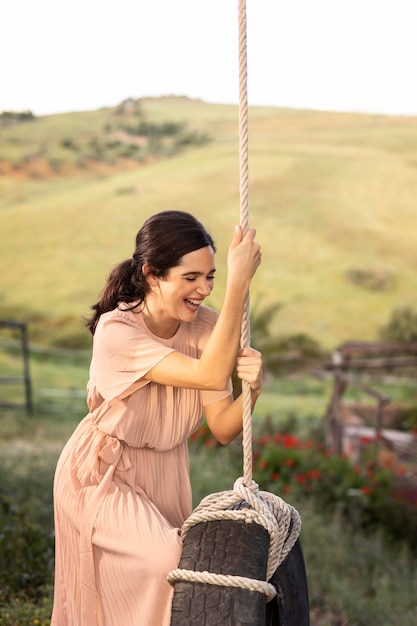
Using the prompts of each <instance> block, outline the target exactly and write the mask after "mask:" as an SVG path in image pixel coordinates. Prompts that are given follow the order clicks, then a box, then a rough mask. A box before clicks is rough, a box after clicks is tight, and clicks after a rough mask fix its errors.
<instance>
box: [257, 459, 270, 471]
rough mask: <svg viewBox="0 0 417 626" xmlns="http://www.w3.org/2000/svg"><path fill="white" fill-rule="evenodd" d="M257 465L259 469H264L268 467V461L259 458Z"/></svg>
mask: <svg viewBox="0 0 417 626" xmlns="http://www.w3.org/2000/svg"><path fill="white" fill-rule="evenodd" d="M259 467H260V469H263V470H266V469H268V463H267V462H266V461H265V460H264V459H261V460H260V461H259Z"/></svg>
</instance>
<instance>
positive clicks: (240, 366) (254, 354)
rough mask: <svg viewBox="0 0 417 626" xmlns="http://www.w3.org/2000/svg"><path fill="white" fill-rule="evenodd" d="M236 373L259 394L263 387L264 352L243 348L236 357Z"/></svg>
mask: <svg viewBox="0 0 417 626" xmlns="http://www.w3.org/2000/svg"><path fill="white" fill-rule="evenodd" d="M236 373H237V375H238V377H239V378H240V379H241V380H244V381H245V382H247V383H248V384H249V385H250V388H251V390H252V391H254V392H256V393H257V394H258V395H259V394H260V393H261V389H262V354H261V353H260V352H258V350H255V349H254V348H241V349H240V350H239V352H238V355H237V359H236Z"/></svg>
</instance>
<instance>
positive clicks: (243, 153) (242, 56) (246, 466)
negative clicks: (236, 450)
mask: <svg viewBox="0 0 417 626" xmlns="http://www.w3.org/2000/svg"><path fill="white" fill-rule="evenodd" d="M238 18H239V169H240V176H239V179H240V185H239V194H240V225H241V227H242V232H243V234H245V233H246V232H247V230H248V228H249V154H248V152H249V151H248V147H249V140H248V137H249V132H248V117H249V116H248V89H247V83H248V70H247V35H246V31H247V27H246V23H247V22H246V0H239V11H238ZM240 345H241V347H242V348H246V347H249V345H250V297H249V292H248V294H247V296H246V302H245V309H244V312H243V319H242V331H241V337H240ZM242 396H243V440H242V445H243V477H244V479H245V484H246V485H250V483H251V481H252V407H251V389H250V385H249V383H246V382H245V381H243V382H242Z"/></svg>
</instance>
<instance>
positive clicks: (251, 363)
mask: <svg viewBox="0 0 417 626" xmlns="http://www.w3.org/2000/svg"><path fill="white" fill-rule="evenodd" d="M236 371H237V375H238V377H239V378H240V379H241V380H244V381H246V382H247V383H249V385H250V388H251V408H252V411H253V409H254V407H255V403H256V400H257V399H258V397H259V395H260V393H261V390H262V356H261V353H260V352H258V351H257V350H254V349H253V348H243V349H242V350H240V351H239V354H238V357H237V361H236ZM204 413H205V416H206V420H207V425H208V427H209V429H210V431H211V432H212V434H213V435H214V437H215V438H216V439H217V441H218V442H219V443H222V444H227V443H230V442H231V441H233V439H235V438H236V437H237V435H239V433H240V432H241V430H242V415H243V396H242V394H240V396H238V398H236V400H235V401H232V399H231V398H230V397H229V398H225V399H224V400H220V401H219V402H215V403H214V404H209V405H207V406H206V407H204Z"/></svg>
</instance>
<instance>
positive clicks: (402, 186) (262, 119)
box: [0, 98, 417, 349]
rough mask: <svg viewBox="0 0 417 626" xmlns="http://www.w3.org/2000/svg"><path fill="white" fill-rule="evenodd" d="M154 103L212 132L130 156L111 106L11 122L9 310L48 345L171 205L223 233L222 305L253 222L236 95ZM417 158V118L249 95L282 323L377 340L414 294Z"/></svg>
mask: <svg viewBox="0 0 417 626" xmlns="http://www.w3.org/2000/svg"><path fill="white" fill-rule="evenodd" d="M140 107H141V115H142V116H143V117H144V118H146V120H148V122H149V123H153V124H162V123H163V122H167V121H168V122H170V123H176V124H182V125H186V127H187V129H188V131H189V132H196V133H199V134H200V135H201V136H203V135H206V136H209V137H210V138H211V141H210V142H208V143H204V144H203V145H193V144H190V145H189V146H187V147H186V148H185V149H183V150H180V151H174V150H168V149H166V150H164V149H163V147H162V148H161V150H160V151H159V152H157V154H156V155H153V156H149V155H148V156H146V154H145V155H144V154H141V155H138V154H137V155H136V157H135V159H136V160H135V159H132V158H130V159H125V160H124V159H123V158H116V157H115V153H114V152H112V153H111V154H110V152H109V153H106V151H105V148H103V146H105V145H107V144H105V143H103V142H104V139H103V137H105V136H106V137H107V138H108V137H110V136H113V135H111V134H110V135H109V132H110V131H108V130H107V131H105V130H103V129H106V128H107V129H108V128H109V127H110V126H111V125H112V124H113V125H114V123H115V122H114V120H115V113H114V110H113V109H101V110H99V111H89V112H80V113H68V114H60V115H51V116H46V117H41V118H39V119H35V120H34V121H31V122H24V123H18V124H15V125H11V126H7V127H6V126H3V127H2V128H1V129H0V172H1V174H0V212H1V229H0V245H1V250H2V254H1V257H0V276H1V279H0V284H1V290H0V317H3V318H17V319H27V320H30V321H31V325H30V328H31V333H32V335H31V337H32V340H33V341H35V342H41V343H57V342H58V343H61V344H65V337H67V336H69V337H71V338H72V339H71V340H72V341H74V337H75V343H77V340H79V341H82V340H81V339H80V337H83V336H84V337H85V331H84V330H83V327H82V320H81V317H82V316H83V315H85V314H88V311H89V307H90V305H91V304H92V302H94V301H95V300H96V298H97V295H98V293H99V291H100V290H101V288H102V286H103V283H104V280H105V278H106V276H107V274H108V272H109V271H110V269H111V268H112V266H113V265H114V264H115V263H116V262H118V261H119V260H121V259H123V258H125V257H128V256H130V255H131V253H132V249H133V241H134V236H135V234H136V231H137V230H138V228H139V227H140V225H141V224H142V222H143V220H144V219H145V218H146V217H147V216H148V215H150V214H151V213H153V212H156V211H159V210H163V209H182V210H190V211H191V212H193V213H195V214H196V215H197V216H198V217H199V218H201V219H202V220H203V221H204V223H205V224H206V225H207V227H208V228H209V229H210V230H211V232H212V233H213V235H214V237H215V239H216V242H217V246H218V255H217V259H218V278H217V288H216V289H215V292H214V294H213V296H212V298H211V304H213V305H214V306H216V307H217V306H219V305H220V303H221V298H222V293H223V287H224V280H225V269H224V260H225V256H226V250H227V246H228V242H229V240H230V238H231V236H232V233H233V228H234V224H235V223H236V222H237V221H238V220H239V163H238V110H237V107H235V106H225V105H215V104H206V103H203V102H200V101H193V100H188V99H184V98H159V99H145V100H142V101H140ZM105 133H107V135H106V134H105ZM100 142H101V143H100ZM64 144H65V145H71V144H72V145H73V148H71V149H70V148H68V147H65V145H64ZM74 146H76V149H74ZM88 146H90V148H89V149H90V151H91V150H92V147H91V146H93V147H94V146H95V148H94V149H95V150H96V156H95V159H96V160H95V161H94V159H93V160H88V152H87V147H88ZM97 146H99V148H97ZM100 146H101V147H100ZM99 149H100V150H101V153H100V150H99ZM106 149H107V148H106ZM97 150H98V152H97ZM103 151H104V152H103ZM77 159H78V164H77ZM42 162H43V165H44V169H43V170H42V168H41V169H40V170H39V169H37V168H38V166H39V163H41V164H42ZM416 167H417V124H416V119H415V118H409V117H408V118H407V117H388V116H380V115H362V114H347V113H325V112H317V111H316V112H313V111H299V110H289V109H279V108H268V107H252V108H250V110H249V180H250V183H249V184H250V187H249V192H250V214H251V217H250V222H251V225H253V226H255V227H256V228H257V230H258V239H259V241H260V242H261V243H262V246H263V264H262V266H261V268H260V269H259V271H258V274H257V276H256V278H255V280H254V282H253V286H252V289H251V298H252V300H254V301H257V300H258V299H260V298H263V301H264V302H265V303H271V302H275V303H281V304H282V308H281V310H280V312H279V314H278V315H277V317H276V320H275V322H274V324H275V327H274V329H273V331H274V332H275V333H276V334H291V333H296V332H302V333H306V334H308V335H309V336H311V337H313V338H315V339H316V340H317V341H318V342H319V343H320V344H321V345H322V346H323V347H325V348H326V349H332V348H333V347H334V346H335V345H337V344H338V343H340V342H342V341H345V340H351V339H361V340H370V339H375V338H376V337H377V335H378V332H379V329H380V328H381V326H382V325H384V324H386V322H387V321H388V319H389V317H390V315H391V313H392V311H393V310H394V309H396V308H398V307H404V306H412V305H413V304H414V294H415V291H416V286H417V276H416V271H415V268H416V265H417V246H416V245H415V232H416V229H417V211H416V210H415V198H416V197H417V169H416ZM31 168H32V169H31ZM63 337H64V339H63ZM84 345H85V343H84Z"/></svg>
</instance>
